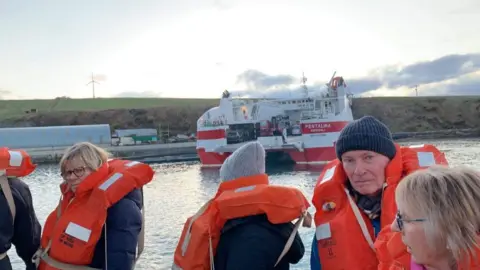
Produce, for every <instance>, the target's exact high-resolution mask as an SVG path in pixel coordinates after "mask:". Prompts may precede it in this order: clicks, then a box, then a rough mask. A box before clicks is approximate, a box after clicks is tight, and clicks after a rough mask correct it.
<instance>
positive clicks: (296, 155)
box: [287, 147, 337, 163]
mask: <svg viewBox="0 0 480 270" xmlns="http://www.w3.org/2000/svg"><path fill="white" fill-rule="evenodd" d="M287 153H288V154H290V157H291V158H292V160H293V161H295V162H296V163H327V162H329V161H331V160H334V159H336V158H337V156H336V153H335V147H316V148H306V149H304V151H303V152H300V151H297V150H289V151H287Z"/></svg>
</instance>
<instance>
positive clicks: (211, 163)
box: [197, 147, 336, 167]
mask: <svg viewBox="0 0 480 270" xmlns="http://www.w3.org/2000/svg"><path fill="white" fill-rule="evenodd" d="M283 151H284V152H285V153H287V154H289V155H290V158H291V159H292V160H293V161H294V162H295V163H296V164H298V165H305V164H306V165H323V164H326V163H328V162H329V161H331V160H334V159H335V158H336V154H335V147H316V148H306V149H304V150H303V152H301V151H298V150H283ZM197 153H198V156H199V158H200V162H201V164H202V167H221V166H222V164H223V162H224V161H225V160H226V159H227V158H228V156H230V155H231V154H232V153H231V152H225V153H217V152H206V151H205V149H204V148H200V149H197Z"/></svg>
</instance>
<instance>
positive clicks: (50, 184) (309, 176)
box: [9, 140, 480, 270]
mask: <svg viewBox="0 0 480 270" xmlns="http://www.w3.org/2000/svg"><path fill="white" fill-rule="evenodd" d="M408 144H418V142H416V143H408ZM434 144H435V145H437V147H439V148H440V149H441V150H443V151H445V152H446V155H447V158H448V160H449V161H450V163H451V164H452V165H461V164H464V165H469V166H473V167H475V168H477V169H480V161H479V159H480V140H462V141H435V142H434ZM152 167H153V168H154V169H155V171H156V174H155V179H154V181H153V182H152V183H151V184H149V185H148V186H146V187H145V189H144V190H145V205H146V241H145V251H144V253H143V255H142V258H141V259H140V261H139V264H138V266H137V268H136V269H169V267H170V266H171V263H172V256H173V251H174V249H175V246H176V241H177V239H178V237H179V235H180V233H181V229H182V227H183V223H184V222H185V220H186V219H187V217H188V216H190V215H192V214H194V213H195V212H196V211H197V210H198V208H199V207H200V206H201V205H203V204H204V203H205V202H206V201H207V200H208V199H210V198H211V197H212V196H213V195H214V194H215V192H216V190H217V187H218V184H219V180H218V169H209V170H205V169H201V168H200V165H199V164H198V163H195V162H194V163H176V164H157V165H152ZM267 170H268V171H267V172H268V173H269V174H270V179H271V182H272V183H274V184H279V185H286V186H293V187H297V188H299V189H300V190H302V191H303V192H304V194H305V195H306V196H307V198H309V199H311V197H312V192H313V187H314V185H315V181H316V179H317V177H318V175H319V174H320V172H319V170H318V169H316V170H309V171H307V170H304V169H303V170H302V169H298V168H292V167H288V168H268V169H267ZM24 180H25V181H26V182H27V183H28V184H29V185H30V187H31V191H32V195H33V200H34V204H35V210H36V212H37V216H38V218H39V220H40V223H41V224H42V227H43V224H44V222H45V219H46V217H47V215H48V214H49V213H50V212H51V211H52V209H54V208H55V206H56V203H57V202H58V198H59V194H60V193H59V189H58V184H59V183H60V182H61V179H60V176H59V170H58V167H57V166H40V167H39V168H38V169H37V170H36V172H35V173H34V174H33V175H31V176H29V177H27V178H25V179H24ZM309 211H310V212H311V213H312V214H313V213H314V211H315V210H314V209H313V207H311V208H310V210H309ZM300 234H301V236H302V239H303V240H304V244H305V247H306V253H305V256H304V258H303V259H302V261H301V262H300V263H299V264H297V265H294V266H293V267H292V268H293V269H309V257H310V256H309V254H310V246H311V239H312V236H313V234H314V228H301V229H300ZM9 255H10V258H11V260H12V263H13V268H14V269H18V270H20V269H25V268H24V265H23V263H22V262H21V261H20V260H19V259H18V257H17V256H16V253H15V251H14V249H12V250H10V251H9Z"/></svg>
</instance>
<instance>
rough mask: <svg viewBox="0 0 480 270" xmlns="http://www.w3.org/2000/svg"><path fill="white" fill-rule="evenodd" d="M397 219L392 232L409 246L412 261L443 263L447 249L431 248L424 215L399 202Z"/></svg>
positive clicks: (424, 263) (392, 226) (430, 263)
mask: <svg viewBox="0 0 480 270" xmlns="http://www.w3.org/2000/svg"><path fill="white" fill-rule="evenodd" d="M397 205H398V211H399V212H398V214H397V218H396V219H395V220H394V221H393V223H392V225H391V229H392V231H395V232H400V233H401V234H402V241H403V243H405V245H406V246H407V251H408V252H409V253H410V254H411V255H412V259H413V260H414V261H415V262H416V263H418V264H423V265H435V264H437V263H438V262H439V261H442V260H443V259H444V258H445V257H446V255H447V254H448V250H447V249H446V246H445V247H439V246H435V247H430V245H428V243H427V237H426V235H425V228H424V225H425V220H426V219H425V218H424V215H421V214H419V213H415V212H414V211H411V210H410V211H409V210H408V209H409V207H402V205H401V204H399V202H397Z"/></svg>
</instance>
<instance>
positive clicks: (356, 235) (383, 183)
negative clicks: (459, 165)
mask: <svg viewBox="0 0 480 270" xmlns="http://www.w3.org/2000/svg"><path fill="white" fill-rule="evenodd" d="M335 148H336V149H335V150H336V155H337V159H336V160H333V161H331V162H330V163H329V164H327V165H326V166H325V168H324V170H323V172H322V173H321V174H320V177H319V179H318V182H317V185H316V187H315V191H314V195H313V200H312V201H313V204H314V206H315V209H316V213H315V226H317V229H316V234H315V236H314V239H313V244H312V253H311V259H310V265H311V270H320V269H322V270H343V269H349V270H357V269H358V270H361V269H378V270H383V269H385V270H387V269H392V268H390V267H393V266H395V267H398V268H395V269H409V267H410V256H409V254H408V253H407V252H406V247H405V246H404V245H402V246H400V247H399V248H397V250H395V251H394V252H393V254H391V253H390V252H391V249H390V250H389V249H388V248H387V246H388V245H387V243H391V242H393V241H396V242H400V243H401V236H400V235H399V234H398V233H394V232H392V231H391V230H390V225H391V224H392V222H393V221H394V220H395V217H396V211H397V207H396V205H395V188H396V186H397V184H398V182H399V181H401V179H402V178H403V177H404V176H406V175H407V174H409V173H411V172H413V171H414V170H417V169H420V168H421V167H426V166H430V165H433V164H426V163H425V159H423V160H422V159H420V158H419V157H421V156H422V155H419V153H422V154H423V153H427V154H431V156H432V157H433V156H435V157H439V158H438V160H435V162H437V161H438V162H440V163H443V164H444V163H446V160H445V159H444V155H443V154H442V153H441V152H440V151H439V150H438V149H436V148H435V147H434V146H433V145H425V146H423V147H416V148H413V147H400V146H399V145H397V144H395V143H394V141H393V139H392V134H391V132H390V130H389V129H388V128H387V127H386V126H385V125H384V124H383V123H382V122H380V121H379V120H377V119H376V118H374V117H372V116H364V117H362V118H360V119H358V120H355V121H352V122H351V123H349V124H348V125H347V126H345V128H343V130H342V131H341V132H340V135H339V137H338V139H337V142H336V146H335ZM427 151H429V152H427ZM423 156H425V155H423ZM442 158H443V159H442ZM431 160H433V158H432V159H431ZM397 247H398V245H397Z"/></svg>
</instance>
